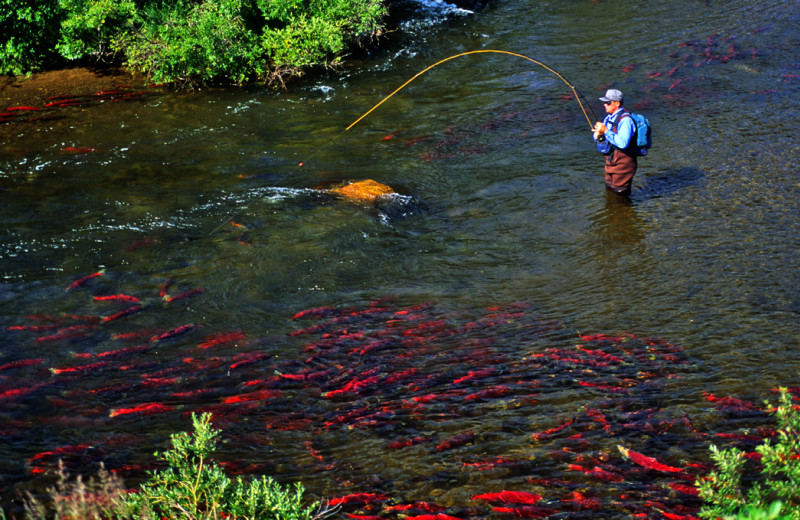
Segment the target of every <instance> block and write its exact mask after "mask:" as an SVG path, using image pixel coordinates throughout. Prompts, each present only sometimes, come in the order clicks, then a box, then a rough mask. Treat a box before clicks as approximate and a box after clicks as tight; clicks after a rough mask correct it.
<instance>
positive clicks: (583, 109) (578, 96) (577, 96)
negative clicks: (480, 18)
mask: <svg viewBox="0 0 800 520" xmlns="http://www.w3.org/2000/svg"><path fill="white" fill-rule="evenodd" d="M487 53H494V54H506V55H509V56H515V57H517V58H522V59H525V60H528V61H530V62H531V63H534V64H536V65H539V66H540V67H542V68H544V69H546V70H547V71H549V72H552V73H553V74H554V75H555V76H556V77H557V78H558V79H560V80H561V81H563V82H564V83H565V84H566V85H567V86H568V87H569V88H570V90H571V91H572V93H573V94H574V95H575V100H576V101H577V102H578V105H579V106H580V107H581V112H583V115H584V117H585V118H586V122H587V123H589V128H590V129H592V130H593V129H594V123H592V119H590V118H589V114H588V113H587V112H586V107H584V104H583V102H582V101H581V97H582V95H581V94H580V92H579V91H578V89H577V88H575V85H573V84H572V83H571V82H570V81H569V80H567V78H565V77H564V76H563V75H562V74H560V73H559V72H558V71H556V70H555V69H553V68H552V67H550V66H548V65H546V64H544V63H542V62H541V61H539V60H535V59H533V58H531V57H530V56H525V55H524V54H519V53H516V52H511V51H504V50H498V49H478V50H474V51H467V52H461V53H458V54H454V55H452V56H448V57H447V58H444V59H442V60H439V61H437V62H436V63H434V64H433V65H429V66H428V67H425V68H424V69H422V70H421V71H419V72H417V73H416V74H414V76H413V77H411V79H409V80H408V81H406V82H405V83H403V84H402V85H400V86H399V87H397V88H396V89H395V90H394V91H393V92H392V93H390V94H389V95H388V96H386V97H384V98H383V99H381V100H380V101H379V102H378V103H377V104H376V105H375V106H373V107H372V108H370V109H369V110H367V111H366V112H364V114H362V115H361V117H359V118H358V119H356V120H355V121H353V122H352V123H350V124H349V125H348V126H347V128H345V129H344V130H342V131H341V132H340V133H339V134H338V135H336V136H334V137H333V138H331V139H330V140H329V141H328V142H327V143H325V144H324V145H323V146H321V147H319V148H317V149H316V150H315V151H314V153H312V154H311V155H310V156H309V159H310V158H313V157H314V156H315V155H317V154H318V153H320V152H321V151H322V150H324V149H325V148H327V147H328V146H329V145H330V144H331V143H333V142H334V141H336V140H337V139H338V138H339V137H341V135H342V134H344V133H345V132H347V131H348V130H350V129H351V128H353V127H354V126H356V125H357V124H358V123H359V122H360V121H361V120H362V119H364V118H365V117H367V116H368V115H369V114H371V113H372V112H374V111H375V110H376V109H377V108H378V107H380V106H381V105H383V104H384V103H386V102H387V101H388V100H389V99H390V98H391V97H392V96H394V95H395V94H397V93H398V92H400V91H401V90H403V89H404V88H405V87H406V86H408V85H409V84H410V83H411V82H412V81H414V80H415V79H417V78H418V77H420V76H422V75H423V74H425V73H426V72H428V71H429V70H431V69H433V68H435V67H438V66H439V65H441V64H442V63H445V62H448V61H450V60H454V59H456V58H461V57H462V56H470V55H472V54H487ZM587 106H588V107H589V111H590V112H591V113H592V116H593V117H594V120H595V121H598V118H597V115H596V114H595V113H594V110H593V109H592V107H591V105H588V104H587ZM307 160H308V159H306V161H307ZM297 165H298V166H303V161H301V162H299V163H298V164H297ZM234 218H235V216H233V217H230V218H229V219H227V220H226V221H225V222H223V223H222V224H220V225H219V226H217V227H216V228H214V230H213V231H211V232H210V233H208V234H207V235H206V236H210V235H213V234H214V233H216V232H217V231H219V230H220V229H222V228H223V227H225V226H226V225H227V224H229V223H230V222H232V221H233V219H234Z"/></svg>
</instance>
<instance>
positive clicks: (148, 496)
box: [0, 414, 333, 520]
mask: <svg viewBox="0 0 800 520" xmlns="http://www.w3.org/2000/svg"><path fill="white" fill-rule="evenodd" d="M192 422H193V425H194V433H193V434H189V433H187V432H184V433H178V434H173V435H172V436H171V445H172V447H171V448H170V449H169V450H167V451H166V452H164V453H163V454H159V453H156V457H158V458H160V459H161V461H162V462H163V463H165V464H166V468H164V469H162V470H156V471H153V472H152V473H151V476H150V479H149V480H147V481H146V482H144V483H143V484H142V485H141V486H140V487H139V488H138V489H137V490H135V491H134V492H129V491H127V490H125V488H124V486H123V482H122V480H121V479H120V478H119V477H118V476H116V475H114V474H113V473H109V472H107V471H105V470H101V471H100V473H99V474H98V475H97V476H96V477H93V478H91V479H90V480H88V481H87V482H84V481H83V480H82V479H81V478H78V479H76V480H73V481H70V480H68V479H67V478H66V477H65V475H64V471H63V468H61V471H60V472H59V473H60V474H59V477H60V478H59V481H58V484H57V485H56V486H55V487H53V488H52V489H51V490H50V493H49V501H48V503H47V504H45V503H43V502H42V501H41V500H39V499H36V498H34V497H33V496H29V497H28V500H27V501H26V504H25V511H26V515H25V517H26V519H28V520H46V519H48V518H54V519H59V520H61V519H66V518H72V519H78V518H80V519H83V520H123V519H126V520H127V519H138V520H155V519H160V518H170V519H180V520H221V519H223V518H224V519H227V520H321V519H323V518H325V517H327V516H329V515H330V514H331V513H332V512H333V510H331V509H326V508H324V507H322V506H320V504H319V503H316V502H314V503H310V504H309V503H306V500H305V499H304V497H303V493H304V489H303V487H302V485H300V484H297V485H295V486H293V487H283V486H281V485H280V484H278V483H277V482H275V481H274V480H273V479H272V478H270V477H264V476H262V477H261V478H256V479H252V480H243V479H242V478H241V477H237V478H236V480H231V479H230V478H229V477H228V476H227V475H226V474H225V473H224V472H223V471H222V469H221V468H220V466H219V465H218V464H217V463H215V462H214V461H213V459H212V458H211V454H212V453H213V451H214V449H215V448H216V445H217V442H218V440H217V436H218V435H219V431H218V430H214V429H213V428H212V427H211V415H210V414H202V415H200V416H196V415H194V414H192ZM4 518H5V517H4V515H3V513H2V510H0V519H4Z"/></svg>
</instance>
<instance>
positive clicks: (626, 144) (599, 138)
mask: <svg viewBox="0 0 800 520" xmlns="http://www.w3.org/2000/svg"><path fill="white" fill-rule="evenodd" d="M622 100H623V97H622V92H620V91H619V90H617V89H614V88H612V89H609V90H607V91H606V95H605V96H603V97H601V98H600V101H602V102H603V106H604V107H605V109H606V117H605V118H604V119H603V122H602V123H601V122H599V121H598V122H597V123H595V125H594V140H595V141H596V142H597V150H598V151H599V152H602V153H603V154H604V155H605V158H606V166H605V173H606V187H607V188H609V189H610V190H612V191H614V193H618V194H620V195H625V196H627V195H630V193H631V183H632V182H633V176H634V175H635V174H636V167H637V160H636V151H635V149H634V147H635V146H636V141H635V133H636V125H635V124H634V122H633V118H631V117H630V114H629V113H628V111H627V110H625V108H623V106H622Z"/></svg>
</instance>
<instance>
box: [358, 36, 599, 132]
mask: <svg viewBox="0 0 800 520" xmlns="http://www.w3.org/2000/svg"><path fill="white" fill-rule="evenodd" d="M483 53H496V54H508V55H510V56H516V57H518V58H523V59H526V60H528V61H530V62H533V63H535V64H536V65H539V66H540V67H543V68H545V69H546V70H548V71H550V72H552V73H553V74H555V75H556V77H557V78H558V79H560V80H561V81H563V82H564V83H566V85H567V86H568V87H569V88H570V90H572V93H573V94H575V100H576V101H577V102H578V105H580V107H581V111H582V112H583V115H584V116H585V117H586V121H587V122H588V123H589V127H590V128H592V129H593V128H594V123H592V120H591V119H589V114H587V113H586V109H585V108H584V106H583V102H581V96H580V93H579V92H578V89H576V88H575V86H574V85H573V84H572V83H570V82H569V81H568V80H567V79H566V78H565V77H564V76H562V75H561V74H559V73H558V72H557V71H556V70H555V69H553V68H551V67H548V66H547V65H545V64H544V63H542V62H541V61H539V60H535V59H533V58H531V57H529V56H525V55H524V54H518V53H516V52H511V51H502V50H497V49H479V50H475V51H467V52H462V53H459V54H454V55H453V56H449V57H447V58H445V59H443V60H439V61H437V62H436V63H434V64H433V65H430V66H428V67H426V68H424V69H422V70H421V71H419V72H417V73H416V74H415V75H414V76H413V77H412V78H411V79H409V80H408V81H406V82H405V83H403V84H402V85H400V86H399V87H398V88H397V89H395V90H394V92H392V93H391V94H389V95H388V96H386V97H384V98H383V99H381V100H380V102H378V104H377V105H375V106H374V107H372V108H370V109H369V110H367V111H366V112H365V113H364V114H363V115H362V116H361V117H359V118H358V119H356V120H355V121H353V122H352V123H350V125H349V126H348V127H347V128H345V129H344V131H347V130H350V129H351V128H353V127H354V126H356V124H357V123H358V122H359V121H361V120H362V119H364V118H365V117H367V116H368V115H369V114H370V113H372V112H373V111H374V110H375V109H377V108H378V107H379V106H381V105H382V104H384V103H385V102H386V101H388V100H389V98H391V97H392V96H394V95H395V94H397V93H398V92H400V91H401V90H403V89H404V88H405V87H406V85H408V84H409V83H411V82H412V81H414V80H415V79H417V78H418V77H420V76H422V75H423V74H425V73H426V72H428V71H429V70H431V69H432V68H434V67H437V66H439V65H441V64H442V63H445V62H447V61H450V60H454V59H456V58H460V57H462V56H469V55H471V54H483ZM589 110H590V111H591V112H592V115H593V116H594V120H595V121H597V116H596V115H595V113H594V111H593V110H592V107H591V106H589Z"/></svg>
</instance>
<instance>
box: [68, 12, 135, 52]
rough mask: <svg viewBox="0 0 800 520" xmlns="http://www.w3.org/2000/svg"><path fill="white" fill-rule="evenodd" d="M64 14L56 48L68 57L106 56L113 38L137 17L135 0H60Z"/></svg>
mask: <svg viewBox="0 0 800 520" xmlns="http://www.w3.org/2000/svg"><path fill="white" fill-rule="evenodd" d="M59 4H60V6H61V8H62V9H63V10H64V13H65V18H64V20H63V21H62V22H61V38H60V39H59V42H58V45H56V50H58V52H59V54H60V55H61V56H63V57H64V58H66V59H68V60H77V59H80V58H84V57H94V58H95V59H97V60H102V59H104V58H105V57H106V56H107V55H109V54H110V53H113V51H114V49H112V47H111V41H112V38H116V37H118V35H119V34H120V33H124V31H126V30H129V29H130V28H131V27H132V25H133V22H134V19H135V18H136V4H135V3H134V2H133V0H59Z"/></svg>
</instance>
